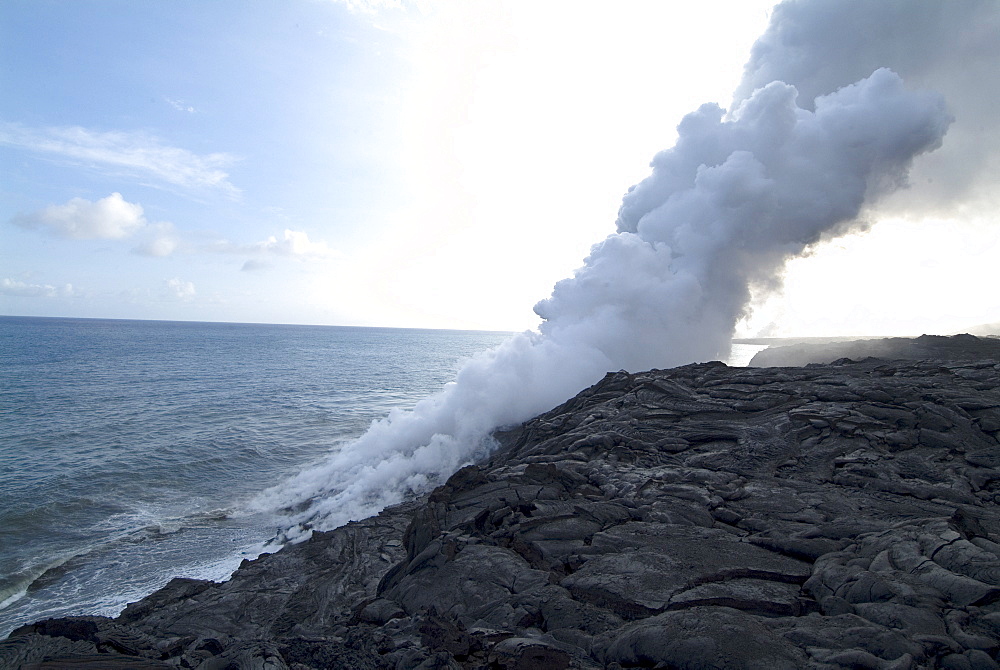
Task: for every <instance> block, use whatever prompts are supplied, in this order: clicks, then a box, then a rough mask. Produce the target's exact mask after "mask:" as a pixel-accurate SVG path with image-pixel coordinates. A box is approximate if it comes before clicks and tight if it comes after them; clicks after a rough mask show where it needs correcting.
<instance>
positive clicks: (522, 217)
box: [0, 0, 1000, 336]
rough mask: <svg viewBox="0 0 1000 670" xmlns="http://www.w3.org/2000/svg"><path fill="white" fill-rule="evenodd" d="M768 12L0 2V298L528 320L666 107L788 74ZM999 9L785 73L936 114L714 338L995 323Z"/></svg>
mask: <svg viewBox="0 0 1000 670" xmlns="http://www.w3.org/2000/svg"><path fill="white" fill-rule="evenodd" d="M792 4H794V3H792ZM814 4H824V3H814ZM977 4H982V3H970V2H964V1H963V2H959V3H956V5H960V6H962V7H965V6H966V5H968V6H973V5H977ZM773 5H774V3H773V2H768V1H756V0H753V1H750V0H733V1H728V2H723V1H704V2H698V3H674V2H658V1H650V2H630V1H622V2H614V3H580V2H568V1H559V2H554V1H552V2H550V1H545V0H541V1H535V2H487V1H483V2H444V1H441V2H434V1H432V0H428V1H427V2H405V1H400V2H391V1H383V2H377V1H374V0H373V1H371V2H361V1H355V2H351V1H348V2H333V1H321V0H291V1H289V2H282V3H243V2H235V1H226V2H212V3H203V2H196V1H194V0H185V1H180V2H171V3H133V2H105V1H101V2H97V1H94V0H78V1H75V2H48V1H43V0H30V1H28V0H15V1H11V2H5V3H3V4H2V6H0V58H2V60H3V63H4V66H5V67H4V68H3V69H2V71H0V90H3V91H4V95H3V96H2V97H0V161H2V162H0V168H2V170H3V174H4V175H5V177H4V179H3V182H2V183H0V314H9V315H37V316H73V317H102V318H135V319H171V320H195V321H241V322H277V323H312V324H331V325H373V326H399V327H426V328H465V329H488V330H523V329H530V328H534V327H536V326H537V325H538V324H539V321H540V319H539V317H538V316H537V315H536V314H535V312H533V307H534V306H535V305H536V303H538V302H539V301H540V300H543V299H545V298H547V297H549V296H550V295H551V294H552V291H553V286H554V285H555V284H556V282H558V281H560V280H561V279H564V278H566V277H570V276H572V275H573V273H574V270H575V269H577V268H579V267H580V266H581V265H582V263H583V259H584V257H586V256H587V255H588V253H589V251H590V248H591V246H592V245H594V244H595V243H598V242H600V241H601V240H603V239H604V238H605V237H607V236H608V235H610V234H612V233H614V232H615V230H616V219H618V216H619V207H621V205H622V198H623V196H624V195H625V193H626V192H627V191H628V189H629V187H630V186H632V185H634V184H637V183H639V182H640V181H642V180H643V179H645V178H646V177H647V176H648V175H649V174H650V167H649V166H650V161H651V159H652V158H653V156H654V155H656V154H657V153H658V152H660V151H662V150H664V149H668V148H669V147H671V146H672V145H673V144H674V142H675V140H676V139H677V132H676V127H677V125H678V124H679V123H680V121H681V119H682V118H683V117H684V116H685V115H686V114H688V113H690V112H694V111H695V110H698V108H699V106H701V105H702V104H703V103H708V102H714V103H718V104H719V105H720V106H721V107H723V108H727V109H728V108H730V107H731V105H732V104H733V101H734V99H735V100H737V101H741V100H743V99H745V98H748V97H749V93H750V92H751V91H752V89H753V88H755V87H759V86H763V85H764V84H765V83H767V82H769V81H771V79H772V78H785V79H787V80H789V81H790V83H792V84H796V85H798V81H795V78H796V77H798V76H800V73H799V72H798V71H797V70H796V66H797V65H798V64H797V63H793V62H792V59H791V58H789V59H787V60H786V61H781V60H780V59H776V60H777V62H787V63H789V65H788V67H787V68H786V69H787V72H784V71H780V72H773V73H772V72H771V71H770V70H768V67H771V62H772V61H768V67H760V68H758V69H757V70H754V69H753V68H752V67H751V68H749V69H747V70H746V71H745V69H744V66H745V65H746V64H747V63H748V62H751V63H752V62H753V61H751V48H752V47H753V45H754V43H755V41H757V40H758V38H760V37H761V36H762V35H763V34H765V30H766V29H767V28H768V24H769V20H770V19H771V17H772V13H773V12H774V11H775V10H773V9H772V6H773ZM996 15H997V12H991V13H990V14H989V16H987V17H986V18H987V19H988V20H983V21H980V22H979V23H978V24H977V25H978V28H977V30H978V32H977V33H976V34H970V35H962V44H965V45H967V46H966V47H965V49H966V51H965V52H963V53H960V54H955V55H948V54H947V53H942V54H941V58H940V60H939V61H932V59H933V58H935V54H934V53H933V49H930V50H929V52H928V53H926V54H924V53H923V52H924V51H928V50H926V49H923V47H921V46H920V40H921V39H923V36H922V34H920V33H919V31H917V30H914V32H913V36H912V41H913V49H914V53H916V52H918V51H919V52H921V58H925V60H926V62H925V61H923V60H919V59H916V58H915V57H914V58H912V59H911V58H909V57H907V56H905V55H904V56H903V57H901V58H900V59H899V60H900V61H901V62H899V63H895V62H880V61H878V60H877V57H876V56H872V58H871V59H870V61H871V62H869V60H865V59H864V58H862V56H859V57H858V64H857V67H858V68H859V73H858V74H857V75H854V74H853V73H852V74H851V75H850V77H849V78H847V79H845V80H844V81H839V80H836V78H835V77H833V76H832V75H831V79H830V81H835V83H834V84H832V86H833V88H831V89H830V90H815V91H812V90H807V89H803V88H802V87H800V89H799V90H800V98H799V103H800V104H801V105H802V106H803V107H806V108H809V107H810V106H811V101H812V99H813V98H815V97H816V96H817V95H825V94H829V93H833V92H834V90H835V89H836V88H838V87H840V86H844V85H846V84H848V83H852V82H854V81H857V80H860V79H862V78H864V77H867V76H868V75H870V74H872V71H873V70H874V69H875V68H877V67H889V68H892V69H894V70H895V71H896V72H898V73H899V74H900V76H901V77H902V80H903V84H904V85H905V86H906V87H907V88H908V89H931V90H935V91H936V92H938V93H940V94H941V95H942V96H943V98H944V100H945V104H946V105H947V106H948V110H949V113H950V114H951V115H952V116H953V117H954V123H953V125H952V126H951V128H950V129H949V130H948V133H947V134H946V135H945V137H944V140H943V144H942V146H941V148H940V149H939V150H937V151H928V152H927V153H923V154H921V155H919V156H918V157H917V158H916V159H915V162H914V164H913V170H912V172H911V175H910V178H909V187H908V188H903V189H901V190H899V191H898V192H896V193H892V194H890V195H889V196H887V197H886V198H884V199H883V200H881V201H880V202H879V203H878V205H877V206H876V207H877V209H875V208H871V207H869V208H867V209H864V210H863V211H862V213H861V215H860V218H862V219H863V220H864V224H863V225H854V226H853V227H852V230H854V231H855V232H852V233H850V234H847V235H843V236H838V237H832V239H829V240H827V241H823V242H820V243H819V244H817V245H814V246H813V247H810V248H809V249H807V252H806V254H805V255H803V256H801V257H798V258H795V259H793V260H791V261H790V262H789V263H788V264H787V266H786V271H785V274H784V285H783V287H779V286H778V285H777V284H776V283H775V282H773V281H772V282H764V283H762V284H759V285H757V286H755V287H754V296H755V297H754V302H753V305H754V312H753V314H752V315H750V316H749V317H748V318H747V319H744V320H743V321H742V322H740V324H739V325H738V328H737V335H743V336H754V335H782V336H794V335H848V334H858V335H877V334H900V335H903V334H920V333H922V332H934V333H952V332H963V331H965V330H968V329H971V328H974V327H975V326H978V325H981V324H988V323H994V322H1000V292H997V291H996V290H995V288H996V287H997V286H998V284H1000V281H998V280H1000V263H997V262H996V261H995V259H997V258H1000V228H998V226H997V222H996V219H995V212H996V211H997V208H996V205H997V204H998V203H997V202H996V197H997V196H996V195H995V194H996V193H997V191H996V189H995V188H994V186H995V184H996V182H997V181H998V180H1000V170H998V166H1000V163H998V160H997V154H996V153H995V152H994V149H996V148H998V147H1000V140H998V138H997V137H996V135H997V133H996V131H997V125H996V122H995V121H986V120H985V119H986V118H987V115H986V112H985V110H987V109H989V110H992V109H995V105H996V103H997V102H1000V101H998V100H997V92H998V85H997V84H996V82H995V81H994V80H995V61H996V60H997V59H998V54H1000V43H998V38H997V36H998V34H1000V33H998V30H1000V24H998V22H997V18H996ZM906 29H907V28H906V27H905V26H904V27H902V34H903V35H904V38H903V39H904V41H905V39H906V33H905V30H906ZM802 30H803V31H805V28H803V29H802ZM829 30H830V31H838V32H836V34H834V32H831V33H830V35H828V36H827V37H828V38H829V39H830V40H831V41H832V40H834V39H844V40H845V42H850V40H849V39H847V38H845V37H844V33H843V32H842V29H841V28H840V27H836V26H830V27H829ZM858 32H859V34H861V33H863V32H864V31H863V30H861V26H858ZM814 41H815V42H816V43H820V44H821V43H822V42H823V39H822V36H819V37H816V38H815V40H814ZM873 49H874V48H873ZM857 51H858V52H859V53H860V54H862V55H864V54H865V53H866V51H865V48H861V47H859V48H858V49H857ZM904 51H905V50H904ZM769 53H772V54H773V53H778V49H777V47H774V48H773V49H772V51H771V52H769ZM816 53H822V50H820V49H817V50H816ZM918 61H919V62H918ZM872 63H874V65H872ZM928 63H930V64H928ZM802 67H805V66H802ZM908 68H909V70H908ZM848 69H849V68H847V67H846V66H845V72H846V71H848ZM862 70H863V71H862ZM952 73H953V76H952ZM772 74H773V75H774V76H773V77H772V76H770V75H772ZM980 75H982V77H983V78H982V79H981V80H979V79H977V77H979V76H980ZM765 80H766V81H765ZM810 81H811V82H815V85H816V86H822V82H821V78H818V77H813V78H812V79H810ZM741 87H742V89H741ZM748 88H749V89H750V90H746V89H748ZM734 95H735V96H736V97H735V98H734ZM805 97H808V100H803V98H805ZM970 101H972V102H970ZM980 114H982V115H981V116H980ZM991 114H992V112H991ZM966 170H968V172H969V173H970V174H969V175H966V174H965V171H966ZM948 175H952V176H954V179H950V178H949V177H948ZM835 232H839V231H835ZM543 311H544V310H543Z"/></svg>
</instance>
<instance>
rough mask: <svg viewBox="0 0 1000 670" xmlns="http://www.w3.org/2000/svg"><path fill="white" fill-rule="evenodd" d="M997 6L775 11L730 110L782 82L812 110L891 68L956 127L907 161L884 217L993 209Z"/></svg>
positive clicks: (888, 0) (917, 4)
mask: <svg viewBox="0 0 1000 670" xmlns="http://www.w3.org/2000/svg"><path fill="white" fill-rule="evenodd" d="M998 54H1000V3H998V2H996V0H953V1H952V2H940V1H939V0H879V1H878V2H871V1H870V0H808V1H806V2H803V1H789V2H783V3H781V4H780V5H778V6H777V7H775V8H774V10H773V12H772V16H771V23H770V25H769V27H768V29H767V31H766V32H765V33H764V34H763V35H762V36H761V37H760V38H759V39H758V40H757V43H756V44H755V45H754V47H753V51H752V53H751V56H750V60H749V62H748V63H747V64H746V68H745V70H744V73H743V80H742V82H741V83H740V85H739V86H738V87H737V89H736V92H735V95H734V102H733V106H734V107H735V106H736V105H737V104H739V103H740V102H741V101H742V100H744V99H746V98H748V97H749V96H750V95H751V93H753V91H754V90H756V89H758V88H760V87H762V86H765V85H766V84H768V83H770V82H772V81H775V80H780V81H784V82H787V83H789V84H792V85H793V86H795V87H796V88H797V89H798V90H799V104H800V105H802V106H803V107H805V108H807V109H812V101H813V99H814V98H816V97H817V96H820V95H824V94H826V93H829V92H830V91H835V90H837V89H838V88H840V87H842V86H846V85H848V84H850V83H852V82H855V81H857V80H859V79H861V78H862V77H866V76H868V75H869V74H870V73H871V72H872V71H874V70H875V69H876V68H880V67H889V68H891V69H892V70H893V71H894V72H896V73H898V74H899V75H900V76H901V77H902V78H903V80H904V81H905V82H906V84H907V86H909V87H911V88H919V89H927V90H933V91H937V92H938V93H941V94H942V95H943V96H944V98H945V100H947V101H948V109H949V111H950V112H951V113H952V114H953V115H954V117H955V124H954V126H953V127H952V128H950V129H949V131H948V141H947V142H946V143H945V144H944V146H943V147H941V150H940V151H935V152H933V153H931V154H928V155H926V156H923V157H921V158H920V159H919V160H918V161H916V162H915V164H914V166H913V170H912V173H911V180H912V182H913V184H914V185H915V186H919V188H912V189H905V190H901V191H899V192H897V193H895V194H894V195H892V196H891V197H889V198H886V199H885V200H884V201H883V202H882V203H881V205H880V210H881V211H884V212H885V213H886V214H890V215H891V214H910V213H916V214H919V215H928V214H938V215H948V214H950V213H951V212H952V211H954V209H955V207H956V205H957V204H959V203H960V204H961V207H962V211H963V214H964V215H965V216H968V215H969V214H970V213H971V212H970V211H969V210H970V207H972V208H974V209H977V210H986V211H989V212H990V213H991V214H992V212H994V211H996V208H997V206H998V205H1000V193H998V191H997V189H996V184H995V182H996V176H997V174H1000V117H998V115H997V112H996V110H997V108H998V107H1000V77H997V76H996V72H997V55H998Z"/></svg>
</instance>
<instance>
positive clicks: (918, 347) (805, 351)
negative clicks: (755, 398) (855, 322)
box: [750, 334, 1000, 368]
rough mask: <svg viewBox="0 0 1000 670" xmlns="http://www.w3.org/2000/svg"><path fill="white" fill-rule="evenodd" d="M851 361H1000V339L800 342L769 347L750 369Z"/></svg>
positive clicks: (940, 337) (930, 337)
mask: <svg viewBox="0 0 1000 670" xmlns="http://www.w3.org/2000/svg"><path fill="white" fill-rule="evenodd" d="M842 358H850V359H851V360H855V361H860V360H863V359H865V358H884V359H886V360H909V361H919V360H929V359H946V360H951V361H958V360H961V361H978V360H984V359H988V358H992V359H1000V338H996V337H976V336H974V335H968V334H966V335H952V336H950V337H949V336H944V335H921V336H920V337H886V338H879V339H870V340H850V341H831V342H824V343H808V342H803V343H798V344H792V345H788V346H780V347H768V348H767V349H764V350H763V351H759V352H757V353H756V354H755V355H754V357H753V358H752V359H750V367H760V368H772V367H783V366H786V367H801V366H803V365H809V364H811V363H832V362H833V361H836V360H839V359H842Z"/></svg>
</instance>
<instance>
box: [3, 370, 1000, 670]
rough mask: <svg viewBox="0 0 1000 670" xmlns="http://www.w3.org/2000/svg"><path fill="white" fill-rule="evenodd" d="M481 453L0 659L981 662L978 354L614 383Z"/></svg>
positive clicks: (983, 587) (984, 415)
mask: <svg viewBox="0 0 1000 670" xmlns="http://www.w3.org/2000/svg"><path fill="white" fill-rule="evenodd" d="M498 439H499V440H500V441H501V444H502V445H503V446H502V448H501V449H500V450H499V451H498V452H497V453H496V454H495V455H494V456H493V458H492V459H491V460H490V462H488V463H483V464H480V465H478V466H469V467H466V468H464V469H462V470H460V471H459V472H458V473H456V474H455V475H454V476H453V477H451V479H450V480H449V481H448V482H447V484H446V485H444V486H442V487H440V488H439V489H437V490H435V491H434V492H433V493H431V494H430V495H428V496H425V497H424V498H422V499H421V500H418V501H415V502H412V503H408V504H405V505H401V506H398V507H395V508H391V509H388V510H386V511H384V512H383V513H382V514H380V515H378V516H377V517H373V518H371V519H367V520H364V521H360V522H356V523H351V524H348V525H347V526H344V527H343V528H340V529H338V530H335V531H332V532H325V533H316V534H315V535H314V536H313V537H312V539H311V540H309V541H307V542H305V543H302V544H300V545H295V546H290V547H287V548H285V549H284V550H282V551H281V552H279V553H277V554H274V555H270V556H265V557H261V558H259V559H257V560H255V561H248V562H245V563H244V565H243V566H242V567H241V568H240V569H239V570H238V571H237V572H236V574H235V575H234V577H233V578H232V579H231V580H230V581H228V582H225V583H222V584H215V583H211V582H200V581H194V580H185V579H176V580H174V581H173V582H171V583H170V584H168V585H167V586H166V587H165V588H164V589H162V590H161V591H159V592H157V593H155V594H153V595H151V596H149V597H148V598H146V599H144V600H142V601H140V602H138V603H134V604H132V605H130V606H129V607H128V608H127V609H126V610H125V611H124V612H123V613H122V615H121V616H120V617H118V618H117V619H114V620H111V619H104V618H100V617H76V618H68V619H60V620H51V621H45V622H40V623H36V624H33V625H30V626H25V627H22V628H20V629H18V630H16V631H14V632H13V633H12V634H11V636H10V638H9V639H8V640H6V641H4V642H2V643H0V666H3V667H38V668H49V667H52V668H57V667H76V668H98V667H102V668H105V667H107V668H114V667H121V668H124V667H134V668H166V667H175V668H176V667H185V668H203V669H223V668H259V669H264V668H269V669H274V670H278V669H281V668H290V669H297V670H304V669H306V668H398V669H401V670H402V669H407V670H409V669H416V668H420V669H422V670H426V669H431V668H495V669H515V668H517V669H521V668H630V667H644V668H653V667H660V668H762V669H763V668H766V669H775V668H899V669H902V668H955V669H972V668H976V669H978V668H983V669H985V668H997V667H1000V666H998V664H997V658H998V651H1000V514H998V509H1000V365H998V364H997V362H996V361H995V360H982V361H960V362H944V361H937V362H934V361H923V362H904V361H896V362H886V361H877V360H867V361H864V362H861V363H849V362H843V363H841V364H836V365H827V366H813V367H807V368H728V367H726V366H725V365H722V364H720V363H708V364H700V365H690V366H686V367H681V368H676V369H673V370H666V371H651V372H645V373H641V374H627V373H624V372H621V373H616V374H609V375H608V376H607V377H606V378H605V379H604V380H603V381H601V382H600V383H598V384H597V385H595V386H593V387H592V388H590V389H588V390H586V391H584V392H583V393H581V394H580V395H578V396H577V397H575V398H573V399H571V400H570V401H568V402H566V403H565V404H563V405H562V406H560V407H558V408H556V409H554V410H552V411H550V412H548V413H546V414H544V415H542V416H539V417H537V418H535V419H533V420H531V421H529V422H527V423H525V424H524V425H522V426H519V427H517V428H515V429H513V430H510V431H507V432H505V433H502V434H499V435H498Z"/></svg>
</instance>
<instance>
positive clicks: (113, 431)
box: [0, 317, 764, 638]
mask: <svg viewBox="0 0 1000 670" xmlns="http://www.w3.org/2000/svg"><path fill="white" fill-rule="evenodd" d="M508 335H509V334H508V333H501V332H483V331H449V330H416V329H393V328H340V327H330V326H284V325H260V324H228V323H190V322H166V321H121V320H104V319H53V318H27V317H0V638H2V637H4V636H6V635H7V633H9V632H10V631H11V630H13V629H14V628H15V627H17V626H19V625H21V624H24V623H30V622H32V621H37V620H39V619H43V618H48V617H56V616H67V615H76V614H103V615H108V616H114V615H116V614H117V613H118V612H119V611H120V610H121V609H122V608H123V607H124V606H125V604H126V603H128V602H131V601H134V600H137V599H139V598H141V597H143V596H145V595H147V594H148V593H150V592H152V591H154V590H156V589H157V588H159V587H161V586H162V585H164V584H165V583H166V582H167V581H169V580H170V579H171V578H172V577H175V576H185V577H194V578H203V579H215V580H222V579H226V578H227V577H228V576H229V575H230V574H231V573H232V571H233V570H234V569H235V568H236V567H237V566H238V565H239V563H240V561H241V560H243V559H244V558H248V557H249V558H252V557H255V556H257V555H258V554H259V553H260V551H261V550H262V548H263V546H264V544H265V543H266V542H267V541H268V540H270V539H272V538H274V537H275V535H276V534H277V533H278V532H279V531H280V530H281V529H280V528H278V527H276V526H275V524H276V523H277V522H276V520H275V518H273V517H271V516H269V515H264V514H260V513H252V512H249V511H247V509H248V508H247V503H248V502H249V501H250V500H251V499H253V498H254V496H255V495H257V494H258V493H260V492H261V491H262V490H263V489H266V488H268V487H270V486H273V485H275V484H278V483H280V482H282V481H283V480H285V479H287V478H289V477H291V476H292V475H294V474H296V473H298V472H300V471H301V470H303V469H306V468H309V467H310V465H311V464H315V463H318V462H319V461H321V460H322V459H323V457H324V456H326V455H328V454H329V453H330V452H331V451H333V450H336V449H338V448H339V447H340V446H341V445H343V444H345V443H347V442H349V441H351V440H353V439H354V438H356V437H358V436H359V435H360V434H361V433H363V432H364V431H365V429H366V428H367V427H368V426H369V425H370V424H371V422H372V421H373V420H376V419H381V418H383V417H385V416H386V415H387V414H388V413H389V411H390V410H392V409H394V408H399V409H409V408H411V407H412V406H413V405H414V404H416V402H417V401H419V400H420V399H422V398H424V397H426V396H428V395H430V394H432V393H434V392H436V391H438V390H440V389H441V388H442V387H443V386H444V384H446V383H447V382H449V381H451V380H452V379H453V378H454V376H455V373H456V371H457V370H458V369H459V367H460V366H461V364H462V362H463V361H464V360H465V359H467V358H468V357H470V356H472V355H473V354H475V353H477V352H480V351H483V350H485V349H488V348H491V347H494V346H496V345H498V344H500V343H501V342H502V341H503V340H504V339H506V337H507V336H508ZM762 348H764V347H761V346H753V345H737V346H736V347H735V348H734V351H733V355H732V356H731V358H730V361H729V362H730V364H733V365H746V363H747V362H748V361H749V359H750V357H751V356H752V355H753V353H755V352H756V351H758V350H760V349H762Z"/></svg>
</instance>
